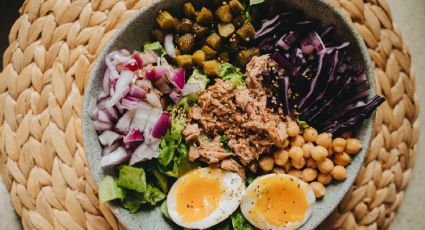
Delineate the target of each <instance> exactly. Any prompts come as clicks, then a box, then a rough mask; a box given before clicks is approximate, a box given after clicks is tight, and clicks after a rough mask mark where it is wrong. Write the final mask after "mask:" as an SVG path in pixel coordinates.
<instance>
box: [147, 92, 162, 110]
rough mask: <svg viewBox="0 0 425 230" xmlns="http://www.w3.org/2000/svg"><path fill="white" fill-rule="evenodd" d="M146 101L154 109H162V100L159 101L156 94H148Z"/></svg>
mask: <svg viewBox="0 0 425 230" xmlns="http://www.w3.org/2000/svg"><path fill="white" fill-rule="evenodd" d="M146 101H147V102H148V103H149V104H151V105H152V106H154V107H158V108H161V107H162V104H161V100H160V99H159V95H158V94H156V93H154V92H150V93H148V94H146Z"/></svg>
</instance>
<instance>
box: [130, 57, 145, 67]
mask: <svg viewBox="0 0 425 230" xmlns="http://www.w3.org/2000/svg"><path fill="white" fill-rule="evenodd" d="M132 58H133V59H134V60H135V61H136V62H137V65H138V66H139V68H140V67H142V66H143V60H142V58H141V57H140V55H139V54H138V53H135V54H134V55H133V57H132Z"/></svg>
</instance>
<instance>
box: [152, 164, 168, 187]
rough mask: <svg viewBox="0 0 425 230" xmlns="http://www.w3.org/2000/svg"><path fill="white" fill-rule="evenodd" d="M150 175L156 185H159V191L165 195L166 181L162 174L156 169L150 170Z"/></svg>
mask: <svg viewBox="0 0 425 230" xmlns="http://www.w3.org/2000/svg"><path fill="white" fill-rule="evenodd" d="M152 173H153V175H154V176H155V178H156V183H157V184H158V185H159V187H160V188H161V190H162V191H163V192H165V193H167V192H168V179H167V177H166V176H165V175H164V174H162V173H161V172H160V171H159V170H158V169H157V168H153V169H152Z"/></svg>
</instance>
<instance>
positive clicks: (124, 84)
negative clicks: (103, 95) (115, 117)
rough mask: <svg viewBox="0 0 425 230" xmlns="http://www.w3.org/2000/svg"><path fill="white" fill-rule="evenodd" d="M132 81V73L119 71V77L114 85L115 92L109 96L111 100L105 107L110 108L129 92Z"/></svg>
mask: <svg viewBox="0 0 425 230" xmlns="http://www.w3.org/2000/svg"><path fill="white" fill-rule="evenodd" d="M133 79H134V73H133V72H131V71H128V70H123V71H121V75H120V77H119V78H118V81H117V83H116V85H115V92H114V94H112V95H111V99H110V100H109V101H108V102H107V103H106V106H109V107H112V106H114V105H116V104H117V103H118V101H119V100H121V98H123V97H124V96H125V95H126V94H127V93H128V92H129V91H130V83H131V82H132V81H133Z"/></svg>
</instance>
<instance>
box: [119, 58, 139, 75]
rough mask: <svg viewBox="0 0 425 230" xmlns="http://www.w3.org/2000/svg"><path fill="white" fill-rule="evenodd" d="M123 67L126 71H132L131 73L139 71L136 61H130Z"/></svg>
mask: <svg viewBox="0 0 425 230" xmlns="http://www.w3.org/2000/svg"><path fill="white" fill-rule="evenodd" d="M122 67H123V68H124V69H127V70H130V71H133V72H135V71H137V70H138V69H139V65H138V64H137V62H136V60H134V59H130V61H127V62H125V63H123V64H122Z"/></svg>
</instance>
